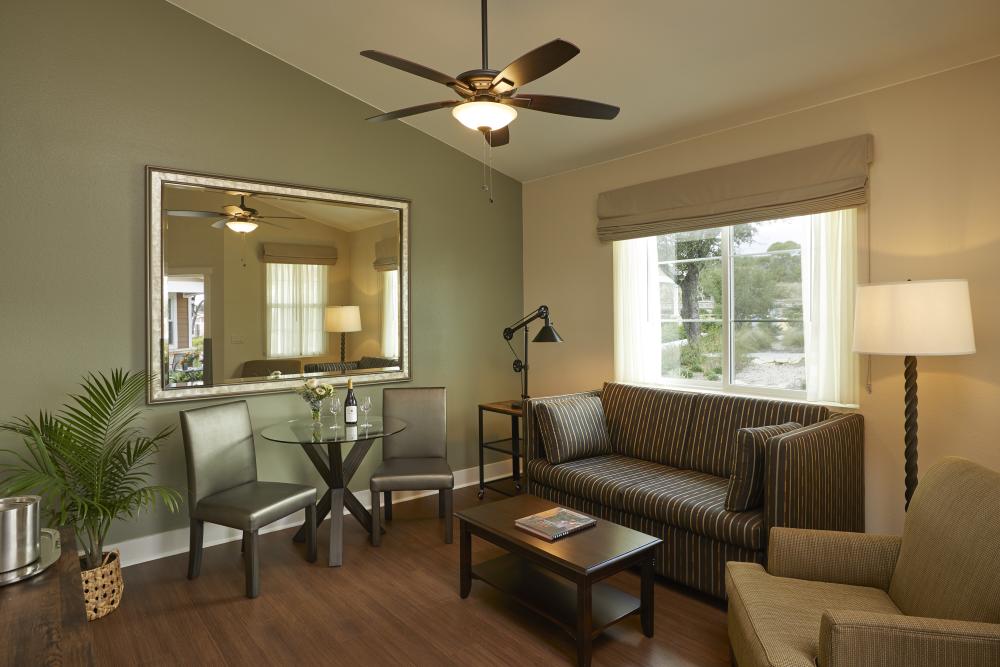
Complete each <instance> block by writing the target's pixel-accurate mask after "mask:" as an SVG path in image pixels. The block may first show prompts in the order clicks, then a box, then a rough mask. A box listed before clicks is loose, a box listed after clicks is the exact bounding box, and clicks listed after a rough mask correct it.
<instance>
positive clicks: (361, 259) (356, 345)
mask: <svg viewBox="0 0 1000 667" xmlns="http://www.w3.org/2000/svg"><path fill="white" fill-rule="evenodd" d="M398 229H399V225H398V223H395V222H388V223H386V224H384V225H378V226H375V227H369V228H367V229H362V230H360V231H356V232H354V233H352V234H351V239H350V242H351V285H350V292H349V294H350V296H349V299H348V302H347V303H350V304H351V305H352V306H358V307H359V308H360V310H361V331H358V332H356V333H351V334H347V359H348V360H350V361H357V360H359V359H361V357H379V356H382V274H381V273H379V272H378V271H376V270H375V267H374V266H373V264H374V263H375V244H376V243H378V242H379V241H381V240H382V239H386V238H393V239H396V241H397V243H398V240H399V232H398ZM338 344H339V343H338Z"/></svg>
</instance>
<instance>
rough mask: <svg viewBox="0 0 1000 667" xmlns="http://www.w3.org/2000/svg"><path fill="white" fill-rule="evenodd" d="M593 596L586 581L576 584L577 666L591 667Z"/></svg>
mask: <svg viewBox="0 0 1000 667" xmlns="http://www.w3.org/2000/svg"><path fill="white" fill-rule="evenodd" d="M592 603H593V596H592V595H591V591H590V582H589V581H587V580H586V579H584V580H582V581H579V582H577V584H576V664H577V665H579V667H590V655H591V650H592V639H593V638H592V635H593V606H592Z"/></svg>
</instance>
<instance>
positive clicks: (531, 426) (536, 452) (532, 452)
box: [524, 389, 601, 490]
mask: <svg viewBox="0 0 1000 667" xmlns="http://www.w3.org/2000/svg"><path fill="white" fill-rule="evenodd" d="M600 395H601V390H600V389H596V390H594V391H580V392H576V393H574V394H561V395H559V396H542V397H539V398H529V399H528V400H527V401H525V402H524V467H525V477H526V479H527V484H528V489H529V490H530V488H531V476H530V474H529V473H528V471H527V467H528V464H529V463H531V460H532V459H544V458H545V449H544V448H543V447H542V433H541V431H539V430H538V423H537V421H536V420H535V415H534V411H535V407H536V406H538V405H539V404H541V403H556V402H558V401H561V400H565V399H567V398H577V397H579V396H600Z"/></svg>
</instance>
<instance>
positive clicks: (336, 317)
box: [323, 306, 361, 333]
mask: <svg viewBox="0 0 1000 667" xmlns="http://www.w3.org/2000/svg"><path fill="white" fill-rule="evenodd" d="M323 330H324V331H329V332H332V333H346V332H349V331H361V309H360V308H358V307H357V306H327V308H326V316H325V317H324V320H323Z"/></svg>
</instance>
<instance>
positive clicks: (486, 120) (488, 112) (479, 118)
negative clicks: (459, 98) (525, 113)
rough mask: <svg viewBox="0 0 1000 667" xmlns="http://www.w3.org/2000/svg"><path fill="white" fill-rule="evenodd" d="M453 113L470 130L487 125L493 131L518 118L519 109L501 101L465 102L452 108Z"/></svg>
mask: <svg viewBox="0 0 1000 667" xmlns="http://www.w3.org/2000/svg"><path fill="white" fill-rule="evenodd" d="M451 115H452V116H454V117H455V119H456V120H457V121H458V122H459V123H461V124H462V125H464V126H466V127H467V128H469V129H470V130H479V129H482V128H484V127H485V128H487V129H489V130H491V131H493V130H499V129H502V128H504V127H507V126H508V125H510V124H511V122H512V121H513V120H514V119H515V118H517V109H515V108H514V107H512V106H509V105H507V104H500V103H499V102H482V101H480V102H463V103H462V104H459V105H458V106H456V107H455V108H453V109H452V110H451Z"/></svg>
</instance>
